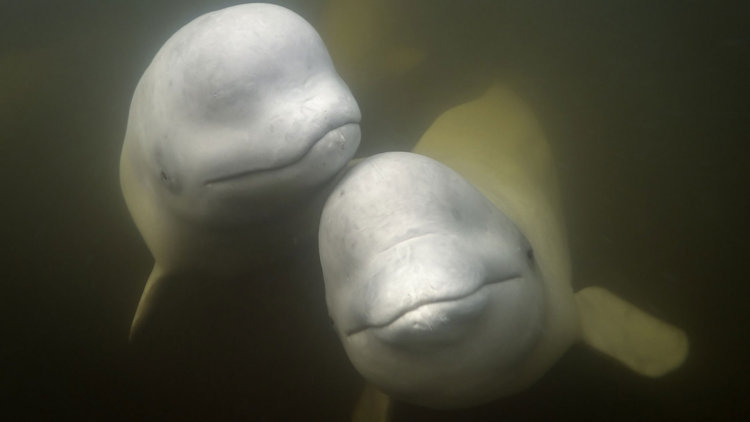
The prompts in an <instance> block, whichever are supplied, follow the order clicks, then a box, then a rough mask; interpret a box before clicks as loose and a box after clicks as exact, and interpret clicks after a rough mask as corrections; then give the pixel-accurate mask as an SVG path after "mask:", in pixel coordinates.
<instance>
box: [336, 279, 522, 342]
mask: <svg viewBox="0 0 750 422" xmlns="http://www.w3.org/2000/svg"><path fill="white" fill-rule="evenodd" d="M519 278H522V277H521V275H520V274H513V275H510V276H508V277H505V278H502V279H497V280H492V281H489V282H487V283H484V284H481V285H479V287H477V288H476V289H474V290H472V291H470V292H468V293H464V294H461V295H454V296H449V297H445V298H441V299H433V300H426V301H422V302H416V303H414V304H413V305H412V306H409V307H408V308H406V309H402V310H401V311H400V312H398V313H397V314H396V315H394V316H393V317H392V318H390V319H389V320H387V321H385V322H383V323H381V324H368V325H364V326H360V327H356V328H354V329H351V330H349V331H347V332H346V336H347V337H349V336H353V335H355V334H358V333H361V332H362V331H365V330H368V329H382V328H387V327H389V326H392V325H394V324H395V323H396V322H398V321H399V320H401V319H404V318H406V317H408V316H409V315H410V314H413V313H416V312H418V311H420V310H422V309H424V308H426V307H428V306H432V305H438V304H446V305H455V306H452V307H451V308H456V310H459V311H461V313H464V314H466V313H467V311H468V313H473V312H479V311H481V308H475V309H464V308H471V305H469V306H466V307H464V306H462V305H463V304H464V303H469V302H473V300H474V299H477V297H478V296H480V295H481V294H482V293H483V290H485V288H487V287H489V286H492V285H495V284H499V283H503V282H506V281H511V280H516V279H519Z"/></svg>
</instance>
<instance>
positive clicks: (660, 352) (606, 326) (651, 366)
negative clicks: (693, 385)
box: [575, 287, 688, 377]
mask: <svg viewBox="0 0 750 422" xmlns="http://www.w3.org/2000/svg"><path fill="white" fill-rule="evenodd" d="M575 300H576V304H577V305H578V312H579V315H580V318H581V329H582V338H583V341H584V342H585V343H586V344H587V345H589V346H591V347H592V348H594V349H596V350H598V351H599V352H601V353H604V354H605V355H608V356H611V357H612V358H614V359H616V360H617V361H619V362H621V363H622V364H624V365H625V366H627V367H628V368H630V369H632V370H633V371H635V372H637V373H638V374H641V375H645V376H649V377H660V376H662V375H664V374H666V373H668V372H670V371H672V370H674V369H677V368H678V367H679V366H680V365H682V363H683V362H684V361H685V359H686V358H687V355H688V339H687V336H686V335H685V333H684V332H683V331H682V330H680V329H679V328H677V327H675V326H673V325H671V324H668V323H666V322H664V321H661V320H660V319H658V318H655V317H654V316H652V315H649V314H648V313H646V312H644V311H643V310H641V309H638V308H637V307H635V306H634V305H633V304H631V303H629V302H626V301H624V300H622V299H620V298H619V297H617V296H615V295H614V294H613V293H611V292H609V291H608V290H606V289H604V288H601V287H587V288H585V289H583V290H581V291H579V292H578V293H576V295H575Z"/></svg>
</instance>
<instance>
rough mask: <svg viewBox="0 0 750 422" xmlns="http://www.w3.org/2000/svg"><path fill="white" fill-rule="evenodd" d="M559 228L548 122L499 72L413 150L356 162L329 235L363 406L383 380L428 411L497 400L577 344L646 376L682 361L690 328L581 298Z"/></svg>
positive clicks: (335, 292) (588, 295) (333, 200)
mask: <svg viewBox="0 0 750 422" xmlns="http://www.w3.org/2000/svg"><path fill="white" fill-rule="evenodd" d="M563 227H564V226H563V220H562V217H561V212H560V204H559V193H558V188H557V185H556V178H555V172H554V166H553V162H552V155H551V152H550V149H549V146H548V144H547V141H546V139H545V136H544V133H543V131H542V129H541V127H540V125H539V123H538V122H537V121H536V119H535V117H534V115H533V113H532V112H531V110H530V109H529V108H528V107H527V106H526V105H525V104H524V103H523V101H521V100H520V98H518V97H517V96H516V95H515V94H514V93H513V92H512V90H510V89H509V88H507V87H505V86H503V85H501V84H499V83H496V84H494V85H493V86H492V87H491V88H490V89H489V90H488V91H487V92H486V93H485V94H484V95H483V96H482V97H480V98H479V99H477V100H475V101H472V102H469V103H466V104H463V105H460V106H457V107H454V108H452V109H450V110H448V111H446V112H445V113H444V114H443V115H441V116H440V117H439V118H438V119H437V120H436V121H435V122H434V124H433V125H432V126H431V127H430V128H429V129H428V130H427V132H426V133H425V134H424V135H423V136H422V138H421V139H420V141H419V142H418V143H417V145H416V147H415V149H414V151H413V152H391V153H383V154H378V155H375V156H373V157H370V158H369V159H367V160H364V161H363V162H361V163H359V164H358V165H357V166H355V167H354V168H352V169H350V170H349V171H348V172H347V174H346V175H345V176H344V178H343V179H342V180H341V181H340V182H339V183H338V184H337V186H336V188H335V189H334V190H333V192H332V193H331V194H330V196H329V198H328V200H327V202H326V205H325V207H324V209H323V214H322V217H321V223H320V229H319V245H320V257H321V263H322V267H323V273H324V278H325V285H326V300H327V304H328V309H329V313H330V315H331V317H332V319H333V321H334V324H335V327H336V330H337V332H338V334H339V338H340V340H341V342H342V343H343V346H344V348H345V350H346V353H347V355H348V356H349V358H350V360H351V362H352V363H353V364H354V366H355V367H356V369H357V370H358V371H359V372H360V373H361V374H362V375H363V376H364V378H365V379H367V380H368V381H369V382H370V383H371V384H372V385H374V386H375V387H376V389H374V390H368V391H369V393H368V394H369V395H370V396H373V395H375V396H376V397H375V398H373V397H369V398H368V397H363V401H362V402H368V403H374V402H377V395H378V394H379V393H377V391H378V390H380V391H382V392H384V393H386V394H387V395H389V396H391V397H395V398H398V399H400V400H403V401H406V402H410V403H413V404H417V405H422V406H426V407H432V408H461V407H469V406H474V405H478V404H481V403H485V402H488V401H490V400H493V399H496V398H499V397H502V396H507V395H510V394H513V393H516V392H519V391H521V390H523V389H525V388H527V387H528V386H530V385H531V384H532V383H533V382H535V381H536V380H537V379H539V378H540V377H541V376H542V375H543V374H544V373H545V372H546V371H547V369H548V368H549V367H550V366H551V365H552V364H553V363H554V362H555V361H556V360H557V359H558V358H559V357H560V356H561V355H562V353H563V352H564V351H565V350H567V349H568V348H569V347H570V346H571V345H572V344H573V343H574V342H575V341H577V340H583V341H584V342H585V343H587V344H588V345H590V346H592V347H593V348H594V349H596V350H598V351H600V352H602V353H604V354H606V355H609V356H612V357H614V358H615V359H617V360H618V361H620V362H622V363H623V364H625V365H626V366H628V367H629V368H631V369H632V370H634V371H636V372H638V373H641V374H643V375H647V376H660V375H662V374H665V373H667V372H669V371H671V370H673V369H675V368H676V367H678V366H679V365H681V363H682V362H683V361H684V359H685V357H686V355H687V339H686V336H685V334H684V333H683V332H682V331H681V330H679V329H678V328H676V327H674V326H672V325H669V324H667V323H664V322H662V321H660V320H658V319H656V318H654V317H652V316H650V315H648V314H646V313H645V312H643V311H641V310H639V309H638V308H636V307H635V306H633V305H631V304H630V303H628V302H626V301H624V300H622V299H620V298H618V297H617V296H615V295H613V294H612V293H610V292H608V291H606V290H604V289H602V288H599V287H587V288H585V289H583V290H581V291H580V292H578V293H576V294H574V291H573V288H572V285H571V265H570V258H569V254H568V247H567V243H566V234H565V231H564V228H563ZM373 392H374V393H373ZM381 397H385V396H381ZM362 402H361V403H362ZM377 407H378V408H380V409H387V406H385V405H382V403H381V405H379V406H377Z"/></svg>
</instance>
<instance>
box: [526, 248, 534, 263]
mask: <svg viewBox="0 0 750 422" xmlns="http://www.w3.org/2000/svg"><path fill="white" fill-rule="evenodd" d="M526 258H528V259H529V261H533V260H534V250H533V249H531V248H528V249H526Z"/></svg>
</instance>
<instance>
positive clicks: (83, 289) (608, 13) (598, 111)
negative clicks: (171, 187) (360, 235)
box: [0, 0, 750, 421]
mask: <svg viewBox="0 0 750 422" xmlns="http://www.w3.org/2000/svg"><path fill="white" fill-rule="evenodd" d="M235 3H236V2H227V1H197V0H191V1H175V0H170V1H150V2H146V1H137V2H117V3H109V2H96V1H79V2H75V3H74V4H70V3H61V2H53V1H24V2H13V3H12V4H11V2H5V3H3V4H2V5H0V22H2V25H0V39H2V40H3V42H2V43H1V44H0V123H1V124H2V128H3V130H2V136H1V139H0V162H1V163H2V165H1V166H0V169H1V170H0V171H2V176H3V177H2V178H1V179H0V180H2V192H3V194H4V198H5V199H4V202H3V207H2V211H1V214H0V215H2V218H3V222H4V224H3V225H2V238H3V240H4V243H3V253H2V254H1V255H0V256H2V268H3V270H4V271H3V278H2V291H1V292H0V310H2V313H3V315H2V319H1V320H2V323H0V327H2V331H1V332H2V334H3V342H2V345H1V346H0V362H2V367H0V379H2V382H1V383H0V385H1V386H2V391H1V392H2V397H3V399H2V403H3V406H2V409H3V411H4V412H5V413H6V414H10V415H12V416H13V417H8V419H9V420H14V419H22V420H38V419H53V420H60V419H65V418H69V417H70V418H72V417H76V418H79V419H81V418H83V419H86V420H143V419H148V418H152V419H160V420H163V419H165V418H169V417H170V416H171V417H172V418H173V419H174V420H189V419H198V420H200V419H201V418H208V417H209V416H211V417H213V418H218V419H224V420H233V419H244V420H254V419H257V417H259V416H263V417H265V418H266V420H289V419H295V420H321V418H324V419H322V420H326V419H327V420H338V419H342V418H344V419H345V418H346V415H348V414H349V412H350V410H351V407H352V406H353V402H354V400H355V399H356V396H357V394H358V392H359V388H361V380H360V378H359V377H358V375H357V374H356V372H354V369H353V368H352V367H351V365H350V364H349V363H348V361H346V357H345V355H344V353H343V350H342V349H341V347H340V345H339V344H338V343H337V340H336V338H335V335H334V333H333V331H332V330H330V327H329V325H328V324H329V323H328V320H327V318H326V310H325V303H324V300H323V291H322V279H321V278H320V274H319V273H318V271H319V269H318V267H317V266H318V263H317V255H316V252H315V250H314V242H312V243H309V244H306V243H305V241H304V240H303V241H302V243H301V245H300V250H299V251H295V253H294V256H293V257H290V260H291V262H292V263H293V264H291V265H287V266H282V267H279V268H273V269H272V270H270V271H269V274H268V277H267V280H261V281H259V282H258V283H257V285H255V286H249V287H248V286H229V287H227V288H226V289H225V290H228V291H231V292H233V293H236V294H235V295H233V296H232V300H229V299H228V298H227V296H228V295H227V294H226V293H223V294H222V295H216V294H215V293H216V292H217V289H216V288H207V290H197V292H196V293H195V294H194V296H192V297H191V296H190V295H188V294H186V296H185V297H182V299H181V300H182V301H183V302H181V303H182V306H187V305H189V304H194V303H201V304H202V306H203V307H202V308H200V309H198V310H195V309H193V312H192V313H191V314H190V318H193V321H196V322H195V326H197V327H199V329H197V330H196V332H197V334H196V333H191V334H189V335H188V334H185V333H183V332H180V331H179V327H180V326H184V324H185V321H173V320H169V319H168V318H166V319H165V320H164V326H163V327H164V330H165V331H162V332H160V333H156V335H157V336H158V337H159V338H168V339H170V341H169V342H164V343H163V344H162V346H163V347H162V349H160V350H149V351H147V353H145V356H144V353H141V354H138V353H137V351H136V352H134V351H133V349H132V348H130V347H128V345H127V338H128V329H129V325H130V321H131V318H132V316H133V312H134V310H135V306H136V304H137V302H138V297H139V295H140V292H141V290H142V288H143V284H144V282H145V280H146V278H147V276H148V273H149V272H150V270H151V267H152V265H153V262H152V259H151V257H150V255H149V253H148V251H147V249H146V247H145V244H144V243H143V241H142V240H141V238H140V237H139V234H138V232H137V230H136V228H135V226H134V225H133V223H132V222H131V220H130V217H129V215H128V212H127V210H126V208H125V204H124V201H123V199H122V197H121V193H120V188H119V185H118V160H119V154H120V149H121V146H122V140H123V136H124V130H125V124H126V120H127V111H128V107H129V102H130V98H131V96H132V93H133V89H134V88H135V85H136V83H137V81H138V78H139V77H140V75H141V74H142V72H143V70H144V69H145V68H146V66H147V65H148V63H149V61H150V60H151V58H152V57H153V55H154V53H155V52H156V51H157V50H158V48H159V47H160V46H161V44H162V43H163V42H164V41H165V40H166V39H167V38H168V37H169V36H170V35H171V34H172V33H173V32H174V31H175V30H177V29H178V28H179V27H180V26H182V25H184V24H185V23H186V22H188V21H189V20H191V19H192V18H194V17H196V16H198V15H200V14H202V13H204V12H207V11H210V10H215V9H219V8H222V7H225V6H228V5H230V4H235ZM337 3H338V2H329V3H327V2H323V1H317V2H307V1H301V0H300V1H296V2H286V3H283V4H284V5H286V6H287V7H289V8H291V9H293V10H295V11H296V12H298V13H299V14H301V15H302V16H303V17H305V18H306V19H307V20H309V21H310V22H311V23H312V24H313V25H314V26H316V28H318V30H319V31H320V32H321V35H322V36H323V39H324V41H326V43H327V44H328V45H329V47H330V49H331V55H332V57H333V60H334V62H335V63H336V65H337V68H338V70H339V72H340V73H341V75H342V77H343V78H344V79H346V80H347V82H349V84H350V87H351V89H352V92H353V94H354V96H355V97H356V98H357V101H358V102H359V104H360V106H361V109H362V114H363V120H362V147H361V149H360V153H359V154H360V155H361V156H365V155H370V154H373V153H375V152H380V151H385V150H408V149H410V148H411V146H412V145H413V142H416V140H417V139H418V138H419V135H420V134H421V133H422V132H423V131H424V130H425V129H426V128H427V127H429V125H430V124H431V122H432V120H433V119H434V118H435V117H437V115H438V114H439V113H441V112H442V111H444V110H445V109H447V108H449V107H452V106H454V105H456V104H460V103H462V102H465V101H468V100H470V99H472V98H474V97H475V96H476V95H478V94H479V93H480V92H481V90H482V89H483V87H484V86H485V84H486V81H487V80H488V79H489V78H490V77H499V78H503V79H504V80H506V81H510V82H512V83H513V84H514V85H515V86H516V87H518V89H519V91H520V92H521V93H522V94H523V95H524V97H525V98H526V99H527V100H528V101H529V102H530V103H531V104H532V105H533V107H534V108H535V110H536V112H537V114H538V116H539V118H540V120H541V121H542V123H543V125H544V126H545V129H546V131H547V133H548V137H549V139H550V145H551V148H552V149H553V152H554V154H555V158H556V159H555V161H556V165H557V170H558V173H559V176H560V182H561V188H562V196H563V205H564V211H565V217H566V224H567V227H568V233H569V236H570V239H569V241H570V246H571V254H572V257H573V267H574V277H573V283H574V287H575V288H576V289H580V288H582V287H585V286H588V285H593V284H597V285H602V286H605V287H607V288H608V289H610V290H612V291H614V292H616V293H618V294H619V295H621V296H622V297H625V298H627V299H628V300H629V301H631V302H633V303H637V304H638V305H640V306H641V307H642V308H643V309H645V310H647V311H649V312H650V313H652V314H654V315H656V316H658V317H659V318H661V319H663V320H666V321H669V322H671V323H673V324H675V325H677V326H679V327H681V328H682V329H684V330H685V332H686V333H687V334H688V336H689V338H690V344H691V349H690V356H689V357H688V360H687V362H686V363H685V365H684V366H683V367H682V368H681V369H679V370H678V371H676V372H674V373H672V374H670V375H667V376H666V377H663V378H660V379H656V380H652V379H644V378H640V377H637V376H635V375H633V374H631V373H630V372H628V371H627V370H624V369H623V368H622V367H620V366H618V365H617V364H615V363H613V362H610V361H609V360H607V359H604V358H602V357H599V356H597V355H595V354H594V353H592V352H590V351H589V350H587V349H585V348H581V347H575V348H573V349H571V350H570V351H569V352H568V353H566V354H565V356H564V357H563V359H562V360H561V361H560V362H559V363H558V364H557V365H556V366H555V367H553V369H552V370H551V371H550V372H549V373H548V374H547V375H545V376H544V377H543V378H542V379H541V380H540V381H539V382H538V383H537V384H536V385H535V386H534V387H532V388H531V389H530V390H529V391H527V392H525V393H522V394H520V395H518V396H513V397H509V398H506V399H503V400H499V401H497V402H493V403H491V404H489V405H486V406H482V407H479V408H475V409H468V410H461V411H442V412H436V411H427V410H425V409H421V408H417V407H412V406H407V405H397V407H396V408H395V409H394V420H408V421H413V420H461V421H465V420H500V419H502V420H728V419H732V418H738V417H740V416H741V415H743V414H744V415H746V414H747V407H748V406H747V404H746V403H745V401H746V400H745V397H746V396H747V393H748V391H749V390H748V382H747V379H746V376H745V375H744V374H746V373H747V372H748V367H747V364H746V363H745V361H746V359H745V357H746V356H747V354H748V351H750V350H748V349H749V348H748V342H747V340H745V333H746V329H745V327H746V326H747V325H748V322H749V318H748V312H747V311H746V310H745V309H746V301H747V298H748V288H747V283H746V282H745V279H746V271H747V269H746V265H745V264H744V263H745V262H746V259H745V257H746V253H747V252H748V248H747V247H746V246H745V243H746V242H745V241H744V239H745V237H746V236H747V235H748V234H749V233H748V230H747V229H748V228H747V222H746V221H747V220H746V215H747V211H748V203H747V199H746V198H747V190H748V183H747V182H748V176H747V175H746V170H745V169H744V166H743V164H744V163H745V161H746V160H745V157H744V152H745V146H744V141H745V139H746V133H747V131H746V126H747V123H746V122H747V121H749V119H750V106H748V104H747V101H746V99H747V97H748V94H750V83H748V82H747V79H746V75H747V74H750V33H749V32H748V30H747V29H746V21H747V19H748V17H750V11H749V10H748V8H747V6H745V5H742V4H741V2H736V5H728V4H724V5H723V6H716V5H710V4H702V3H697V2H691V3H681V4H679V5H669V4H666V3H653V2H636V3H633V2H624V1H623V2H620V1H617V2H606V3H601V2H594V1H581V2H568V3H567V4H565V5H559V6H550V5H542V4H539V5H537V4H532V3H524V4H522V5H516V6H510V5H502V4H499V2H498V3H495V2H482V1H466V2H452V1H431V2H428V1H423V2H410V4H412V6H403V5H401V6H399V5H398V4H397V3H396V2H385V6H383V9H378V10H376V11H374V12H372V13H370V12H368V13H370V14H369V15H368V14H367V13H364V12H363V13H360V15H359V16H357V15H347V14H351V13H353V12H352V11H349V10H346V9H345V8H344V6H342V5H340V4H339V5H337ZM363 4H364V3H363ZM332 8H333V9H332ZM361 9H362V10H365V11H366V8H365V6H361ZM376 12H377V13H376ZM340 15H344V16H350V18H349V20H350V21H351V22H358V24H356V25H349V26H347V25H336V24H333V23H332V22H336V19H340ZM362 15H366V16H365V17H364V18H363V16H362ZM337 16H338V17H337ZM367 16H370V17H372V20H367V19H365V18H366V17H367ZM357 19H359V21H358V20H357ZM363 19H364V20H363ZM355 30H356V31H364V32H365V33H370V34H377V35H378V36H379V37H380V38H375V37H373V38H372V39H370V41H369V44H367V43H365V44H356V43H355V42H354V41H356V40H357V38H356V35H357V33H356V31H355ZM348 31H352V32H348ZM367 31H369V32H367ZM352 45H353V46H354V47H351V46H352ZM347 48H349V50H347ZM352 48H353V50H352ZM352 51H353V52H352ZM361 51H365V52H367V54H363V53H361ZM383 63H386V64H383ZM378 75H381V77H376V76H378ZM382 75H385V76H382ZM289 280H304V282H303V283H288V282H287V283H285V281H289ZM195 283H196V285H197V286H205V284H203V283H202V281H201V279H200V276H199V275H196V276H195ZM201 295H202V296H201ZM196 297H198V298H199V299H200V300H197V299H196ZM217 309H220V310H221V313H220V315H218V316H216V312H215V311H216V310H217ZM206 315H212V316H211V318H214V320H213V322H212V323H211V324H209V323H205V318H203V319H201V318H202V317H205V316H206ZM199 321H204V322H203V324H204V325H201V323H199ZM258 321H262V322H263V323H262V324H261V323H258ZM217 327H219V328H218V329H217ZM170 330H172V331H170ZM165 333H169V335H166V334H165ZM243 333H244V335H243ZM201 339H202V340H205V339H213V340H214V341H213V343H211V344H207V343H206V342H198V343H190V342H193V341H196V340H201ZM172 340H173V341H172ZM186 344H187V345H191V347H187V348H186V347H185V345H186ZM141 352H142V351H141Z"/></svg>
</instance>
